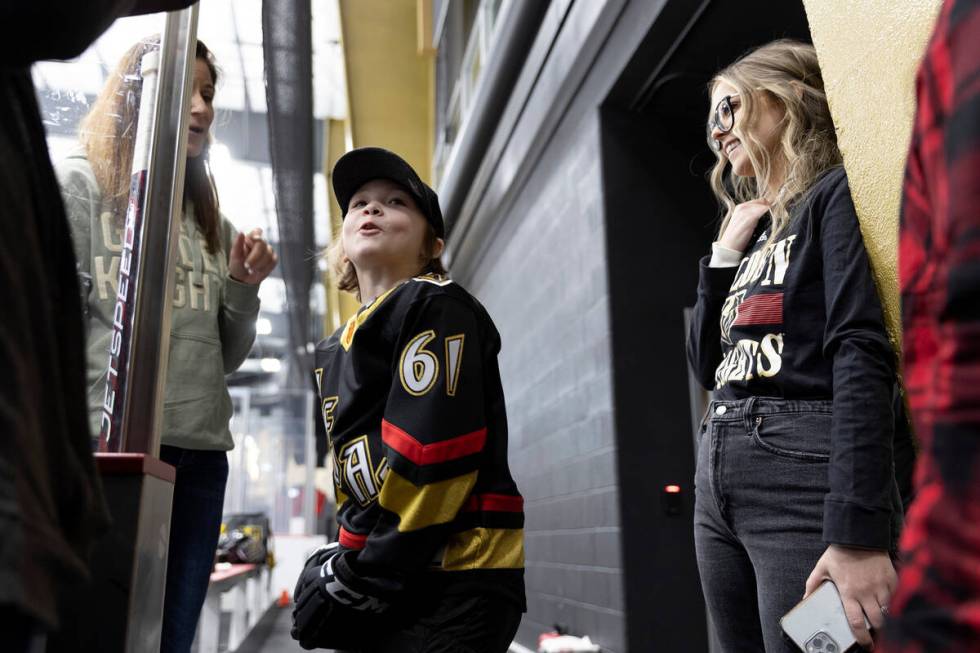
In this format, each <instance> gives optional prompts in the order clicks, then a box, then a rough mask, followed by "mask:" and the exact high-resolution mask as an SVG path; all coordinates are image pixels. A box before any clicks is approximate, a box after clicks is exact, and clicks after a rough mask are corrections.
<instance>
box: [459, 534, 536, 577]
mask: <svg viewBox="0 0 980 653" xmlns="http://www.w3.org/2000/svg"><path fill="white" fill-rule="evenodd" d="M523 567H524V529H523V528H473V529H470V530H468V531H463V532H462V533H454V534H453V535H450V536H449V541H448V542H446V553H445V554H444V555H443V558H442V568H443V570H445V571H463V570H466V569H522V568H523Z"/></svg>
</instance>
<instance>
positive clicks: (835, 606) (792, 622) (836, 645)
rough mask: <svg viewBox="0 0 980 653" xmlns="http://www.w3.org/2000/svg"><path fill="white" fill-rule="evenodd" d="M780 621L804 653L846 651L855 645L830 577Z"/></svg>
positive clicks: (787, 633) (841, 604) (838, 652)
mask: <svg viewBox="0 0 980 653" xmlns="http://www.w3.org/2000/svg"><path fill="white" fill-rule="evenodd" d="M779 625H780V626H782V628H783V632H784V633H786V636H787V637H789V639H790V640H792V641H793V643H794V644H796V645H797V646H798V647H799V648H800V650H801V651H804V652H805V653H845V651H850V650H851V649H852V648H854V647H855V646H856V645H857V640H856V639H854V633H852V632H851V628H850V626H848V625H847V615H845V614H844V603H843V602H842V601H841V598H840V593H839V592H838V591H837V586H836V585H834V583H833V582H831V581H829V580H828V581H824V583H823V584H822V585H821V586H820V587H819V588H818V589H817V590H816V591H815V592H814V593H813V594H811V595H810V596H808V597H807V598H806V599H804V600H803V601H800V602H799V603H797V604H796V607H795V608H793V609H792V610H790V611H789V612H787V613H786V614H785V615H784V616H783V618H782V619H780V620H779Z"/></svg>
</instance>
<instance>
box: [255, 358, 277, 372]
mask: <svg viewBox="0 0 980 653" xmlns="http://www.w3.org/2000/svg"><path fill="white" fill-rule="evenodd" d="M259 366H260V367H261V368H262V371H263V372H278V371H279V370H281V369H282V362H281V361H280V360H279V359H278V358H263V359H262V360H261V361H259Z"/></svg>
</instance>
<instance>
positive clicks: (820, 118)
mask: <svg viewBox="0 0 980 653" xmlns="http://www.w3.org/2000/svg"><path fill="white" fill-rule="evenodd" d="M722 82H724V83H726V84H728V85H730V86H732V87H733V88H735V90H736V92H737V93H738V95H739V100H741V106H740V107H739V112H740V113H741V114H742V116H741V118H740V120H739V121H737V123H736V125H735V128H734V129H733V130H732V133H733V134H734V135H735V137H736V138H738V139H739V140H740V141H741V142H742V146H743V149H744V151H745V153H746V154H747V155H748V157H749V161H750V162H751V164H752V169H753V171H754V172H755V176H754V177H741V176H738V175H736V174H734V173H732V174H730V175H727V176H726V174H725V171H726V169H727V168H728V159H726V158H725V156H724V154H723V153H722V152H720V151H716V157H717V161H716V162H715V166H714V168H712V170H711V174H710V178H709V181H710V184H711V190H712V191H713V192H714V194H715V196H716V197H717V198H718V201H719V203H720V204H721V207H722V211H723V213H724V215H723V218H722V221H721V226H720V228H719V229H718V234H719V237H720V235H721V234H723V233H724V232H725V229H726V228H727V227H728V221H729V220H730V219H731V215H732V211H733V210H734V209H735V206H736V205H738V204H741V203H743V202H747V201H749V200H753V199H760V198H761V197H762V194H763V190H764V189H767V188H769V182H770V180H771V179H773V178H774V176H778V175H782V178H783V181H782V184H781V185H780V187H779V188H778V189H775V192H774V193H770V194H769V197H768V199H769V202H770V214H771V215H772V236H771V237H770V239H769V240H770V242H773V241H774V240H775V236H776V235H777V234H778V233H779V232H780V231H782V230H783V229H784V228H785V227H786V225H787V224H788V223H789V219H790V211H791V210H792V206H793V204H794V203H795V202H796V201H797V200H799V199H800V198H801V197H802V196H803V195H804V194H805V193H806V192H807V191H808V190H809V189H810V188H811V187H812V186H813V183H814V182H815V181H816V180H817V179H818V178H819V177H820V176H821V175H823V174H824V173H825V172H826V171H827V170H829V169H830V168H833V167H835V166H839V165H841V163H842V159H841V153H840V149H839V148H838V146H837V133H836V132H835V131H834V123H833V119H832V118H831V115H830V107H829V106H828V105H827V95H826V93H825V92H824V82H823V76H822V75H821V73H820V65H819V63H818V62H817V53H816V50H815V49H814V48H813V46H812V45H808V44H805V43H800V42H798V41H793V40H789V39H780V40H778V41H773V42H772V43H769V44H767V45H764V46H762V47H760V48H758V49H756V50H753V51H751V52H749V53H748V54H745V55H743V56H742V57H741V58H739V59H738V60H737V61H735V62H734V63H732V64H731V65H729V66H728V67H727V68H724V69H723V70H721V71H720V72H718V74H716V75H715V76H714V78H713V79H712V80H711V82H710V83H709V84H708V94H709V97H710V96H711V95H712V94H713V93H714V90H715V88H716V87H717V85H718V84H720V83H722ZM765 104H770V105H772V104H775V105H776V106H777V107H778V108H779V109H781V110H782V113H783V116H782V118H781V120H780V121H779V124H778V128H779V129H781V133H780V134H779V139H778V147H777V148H776V151H775V152H773V153H770V152H767V151H766V148H765V147H764V146H763V145H762V143H761V141H760V140H759V139H758V138H757V137H756V136H755V135H754V134H753V129H752V128H753V126H754V125H755V124H756V122H757V115H756V113H755V112H756V109H757V108H758V107H759V106H760V105H765ZM710 111H714V107H713V106H712V107H711V108H710ZM708 139H709V143H710V142H713V140H714V139H712V138H711V135H710V133H709V135H708Z"/></svg>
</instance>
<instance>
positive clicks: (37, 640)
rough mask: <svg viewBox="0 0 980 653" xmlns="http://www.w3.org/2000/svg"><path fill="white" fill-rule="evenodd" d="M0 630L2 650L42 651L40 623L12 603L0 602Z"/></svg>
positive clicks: (27, 652)
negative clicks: (0, 633)
mask: <svg viewBox="0 0 980 653" xmlns="http://www.w3.org/2000/svg"><path fill="white" fill-rule="evenodd" d="M0 632H2V633H3V643H4V647H5V648H4V649H3V650H4V651H10V653H39V652H41V651H44V641H45V638H44V632H43V631H42V630H41V624H39V623H38V622H37V621H36V620H35V619H33V618H32V617H30V616H29V615H27V614H25V613H24V612H21V611H20V610H19V609H17V608H16V607H14V606H12V605H8V604H0Z"/></svg>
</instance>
